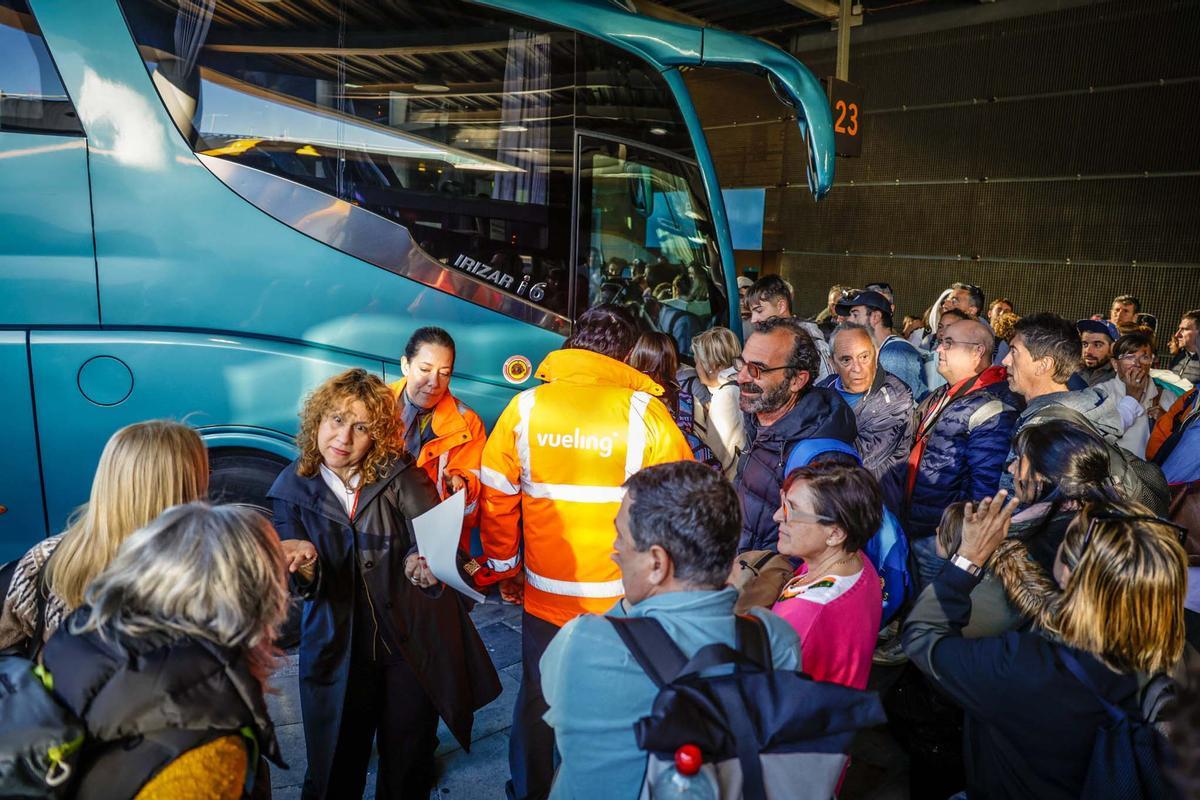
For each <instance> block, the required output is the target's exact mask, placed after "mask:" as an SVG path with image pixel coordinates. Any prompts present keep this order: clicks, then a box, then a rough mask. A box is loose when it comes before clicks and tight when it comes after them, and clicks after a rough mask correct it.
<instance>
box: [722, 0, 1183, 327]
mask: <svg viewBox="0 0 1200 800" xmlns="http://www.w3.org/2000/svg"><path fill="white" fill-rule="evenodd" d="M1197 41H1200V2H1197V1H1196V0H1145V1H1142V0H1110V2H1101V3H1096V4H1093V5H1089V6H1082V7H1078V8H1072V9H1065V10H1058V11H1051V12H1047V13H1044V14H1037V15H1032V16H1026V17H1022V18H1018V19H1009V20H1002V21H997V22H992V23H988V24H986V25H978V26H974V27H964V28H956V29H950V30H944V31H936V32H931V33H928V34H920V35H915V36H908V37H903V38H894V39H890V40H884V41H878V42H869V43H866V44H859V45H855V44H852V45H851V61H850V77H851V80H852V81H854V82H855V83H857V84H859V85H861V86H862V87H863V88H864V91H865V93H866V95H865V96H866V107H867V112H866V113H865V115H864V116H863V118H862V122H863V144H864V147H863V156H862V157H861V158H858V159H839V160H838V163H837V181H836V185H835V187H834V189H833V191H832V192H831V193H830V195H829V197H828V198H826V199H825V200H823V201H821V202H820V203H814V202H813V201H812V199H811V198H810V197H809V196H808V193H807V191H806V190H805V189H804V188H803V183H804V178H803V175H804V149H803V142H802V141H801V138H800V136H799V134H798V132H797V131H796V129H795V127H794V125H792V124H788V123H779V124H772V125H758V126H751V127H745V128H741V127H739V128H737V129H725V130H721V131H717V130H714V131H711V132H710V141H711V142H712V145H713V152H714V157H715V158H716V160H717V165H718V170H719V171H720V174H721V180H722V183H723V184H725V185H730V186H751V185H757V186H762V185H767V186H773V187H776V188H774V189H771V190H769V191H768V193H767V214H766V219H765V220H764V247H766V248H772V247H778V248H780V249H782V250H783V251H784V256H783V258H782V259H781V262H780V263H781V270H782V271H783V274H784V275H785V277H787V278H788V279H789V280H791V281H792V282H793V283H794V284H795V286H796V289H797V300H798V306H799V308H801V309H805V310H809V311H816V310H817V309H819V308H820V307H821V306H822V304H823V302H824V296H825V291H826V289H827V287H828V286H829V285H830V284H831V283H847V284H854V285H863V284H865V283H867V282H868V281H871V280H886V281H888V282H889V283H891V284H892V285H893V286H895V287H896V290H897V295H898V300H899V305H900V311H901V313H906V312H914V311H919V310H922V309H923V308H924V307H925V306H927V305H928V304H929V303H931V302H932V301H933V300H934V299H935V298H936V296H937V295H938V294H939V293H940V291H941V290H942V289H944V288H945V287H946V286H948V285H949V283H951V282H952V281H955V280H965V281H969V282H972V283H976V284H979V285H981V286H982V287H983V288H984V290H985V292H986V293H987V294H988V296H989V298H990V297H991V296H994V295H997V294H1002V295H1006V296H1008V297H1009V298H1010V299H1012V300H1013V301H1014V302H1015V303H1016V305H1017V309H1018V312H1019V313H1028V312H1032V311H1036V310H1049V311H1055V312H1058V313H1060V314H1063V315H1064V316H1067V317H1069V318H1078V317H1082V316H1086V315H1089V314H1093V313H1097V312H1100V311H1104V310H1106V309H1107V307H1108V305H1109V303H1110V301H1111V300H1112V297H1113V296H1115V295H1117V294H1122V293H1126V292H1128V293H1131V294H1134V295H1137V296H1139V297H1140V298H1141V299H1142V301H1143V308H1144V310H1146V311H1150V312H1152V313H1156V314H1158V315H1159V317H1160V333H1161V332H1162V331H1164V330H1166V331H1168V332H1169V331H1173V330H1174V326H1175V325H1176V324H1177V323H1178V321H1179V317H1180V315H1181V314H1182V313H1183V311H1185V310H1187V309H1189V308H1196V307H1200V147H1198V146H1197V145H1196V140H1197V133H1198V131H1200V125H1197V122H1200V58H1197V56H1196V53H1197V50H1196V44H1195V43H1196V42H1197ZM802 59H803V60H804V61H805V63H806V64H808V65H809V67H810V68H811V69H812V70H813V72H814V73H815V74H817V75H829V74H832V73H833V70H834V60H835V55H834V53H833V52H832V51H821V52H815V53H805V54H803V55H802ZM701 112H702V113H703V109H701Z"/></svg>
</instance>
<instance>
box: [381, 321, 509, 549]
mask: <svg viewBox="0 0 1200 800" xmlns="http://www.w3.org/2000/svg"><path fill="white" fill-rule="evenodd" d="M454 359H455V348H454V339H453V338H451V336H450V334H449V333H447V332H446V331H444V330H443V329H441V328H436V327H433V326H427V327H424V328H417V330H416V331H415V332H413V335H412V336H410V337H409V339H408V343H407V344H406V345H405V346H404V356H403V357H402V358H401V359H400V369H401V370H402V371H403V373H404V377H403V378H401V379H400V380H398V381H396V382H395V383H391V384H389V385H388V388H389V389H391V392H392V394H393V395H394V396H395V397H396V414H397V415H398V416H399V418H400V424H401V427H402V429H403V431H402V433H403V436H404V450H405V452H407V453H408V456H409V458H411V459H412V460H413V461H416V462H417V466H418V467H420V468H421V469H423V470H424V471H425V474H426V475H428V476H429V480H430V481H432V482H433V486H434V488H435V489H437V493H438V497H439V498H441V499H443V500H444V499H445V498H447V497H449V496H450V495H452V494H454V493H455V492H459V491H465V492H466V497H465V498H464V503H463V505H464V511H463V525H462V530H461V532H460V535H459V547H461V548H462V549H463V550H464V551H468V552H469V551H470V549H471V529H472V528H474V527H475V526H476V525H478V524H479V485H480V484H479V464H480V460H481V459H482V458H483V445H484V443H485V442H486V441H487V432H486V431H485V430H484V427H483V421H482V420H481V419H480V418H479V415H478V414H476V413H475V411H474V410H473V409H472V408H471V407H470V406H468V405H467V404H466V403H464V402H463V401H462V400H460V399H459V398H457V397H455V396H454V395H453V394H452V393H451V392H450V379H451V377H453V375H454ZM516 368H517V369H519V368H520V367H516Z"/></svg>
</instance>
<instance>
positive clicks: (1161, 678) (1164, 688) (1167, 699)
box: [1141, 673, 1179, 723]
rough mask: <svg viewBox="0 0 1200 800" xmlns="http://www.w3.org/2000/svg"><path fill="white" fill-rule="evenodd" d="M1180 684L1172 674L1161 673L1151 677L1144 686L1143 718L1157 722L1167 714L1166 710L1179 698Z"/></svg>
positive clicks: (1150, 721)
mask: <svg viewBox="0 0 1200 800" xmlns="http://www.w3.org/2000/svg"><path fill="white" fill-rule="evenodd" d="M1178 695H1179V684H1177V683H1176V682H1175V680H1174V678H1172V677H1171V676H1170V675H1167V674H1166V673H1161V674H1158V675H1155V676H1154V677H1153V678H1151V679H1150V680H1149V681H1148V682H1147V683H1146V685H1145V687H1143V688H1142V698H1141V699H1142V702H1141V708H1142V719H1144V720H1146V721H1147V722H1149V723H1156V722H1158V721H1159V720H1160V719H1161V718H1163V717H1164V716H1166V714H1165V713H1164V712H1166V711H1167V709H1168V708H1169V707H1170V706H1171V705H1172V704H1173V703H1174V702H1175V701H1176V700H1177V699H1178Z"/></svg>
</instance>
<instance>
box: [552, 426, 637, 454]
mask: <svg viewBox="0 0 1200 800" xmlns="http://www.w3.org/2000/svg"><path fill="white" fill-rule="evenodd" d="M619 438H620V434H616V433H614V434H613V435H612V436H597V435H596V434H594V433H593V434H591V435H590V436H584V435H583V433H582V432H581V431H580V430H579V428H576V429H575V432H574V433H539V434H538V435H537V443H538V447H562V448H566V449H568V450H591V451H593V452H596V453H599V454H600V456H601V457H602V458H608V457H609V456H611V455H612V454H613V443H614V442H616V441H618V439H619Z"/></svg>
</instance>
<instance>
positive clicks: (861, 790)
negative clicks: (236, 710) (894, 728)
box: [268, 597, 909, 800]
mask: <svg viewBox="0 0 1200 800" xmlns="http://www.w3.org/2000/svg"><path fill="white" fill-rule="evenodd" d="M488 599H489V601H492V598H491V597H489V598H488ZM471 618H472V619H473V620H474V621H475V626H476V627H477V628H478V629H479V635H480V637H482V639H483V642H484V644H485V645H486V646H487V649H488V652H489V653H491V655H492V662H493V663H494V664H495V665H496V669H497V670H498V671H499V673H500V683H501V684H502V686H503V689H504V690H503V692H501V694H500V696H499V697H498V698H496V700H495V701H494V702H492V704H491V705H489V706H487V707H486V708H484V709H482V710H481V711H480V712H479V713H478V714H476V715H475V728H474V731H473V737H474V738H473V739H472V742H471V752H470V753H466V752H464V751H463V750H462V748H461V747H459V746H458V743H457V742H456V741H455V740H454V737H453V736H451V735H450V733H449V731H447V730H446V727H445V725H444V724H443V725H440V726H439V728H438V740H439V741H440V742H441V746H440V747H439V748H438V751H437V755H438V769H439V774H440V777H439V779H438V784H437V790H436V792H435V793H434V794H432V795H431V797H433V798H436V800H443V799H445V800H451V799H452V798H469V800H503V798H504V782H505V780H507V779H508V732H509V728H510V727H511V723H512V709H513V703H514V702H515V701H516V697H517V688H518V685H519V683H520V680H521V609H520V606H510V605H504V604H499V603H496V602H494V601H493V602H488V603H485V604H483V605H479V606H476V607H475V610H474V611H473V612H472V614H471ZM296 660H297V657H296V656H295V655H294V654H292V655H289V656H288V658H287V661H286V662H285V664H284V666H283V667H281V668H280V670H279V671H278V672H277V673H276V674H275V679H274V681H273V685H274V686H275V688H277V689H278V690H279V694H275V695H272V696H271V697H270V698H268V705H269V707H270V711H271V718H272V719H273V720H274V721H275V725H276V731H277V734H278V737H279V744H280V747H281V748H282V750H283V758H284V760H285V761H286V762H287V763H288V764H289V765H290V766H291V769H287V770H281V769H276V768H275V767H274V766H272V768H271V786H272V793H273V798H274V800H297V799H298V798H299V797H300V784H301V783H302V782H303V781H304V765H305V763H306V759H305V755H304V731H303V729H302V727H301V725H300V696H299V685H298V681H297V676H296V673H297V666H296ZM894 677H895V670H891V669H886V668H885V669H880V668H876V669H874V670H872V675H871V684H872V685H871V688H872V689H875V690H877V691H882V690H884V689H885V688H886V686H887V685H888V684H890V683H891V681H892V680H893V679H894ZM853 752H854V757H853V759H852V762H851V770H850V774H849V775H848V776H847V779H846V782H845V784H844V786H843V787H842V793H841V797H842V800H908V798H909V791H908V785H907V784H908V765H907V758H906V757H905V756H904V754H903V753H902V752H901V751H900V750H899V748H898V746H897V745H896V743H895V742H894V741H893V740H892V739H891V737H890V736H889V735H887V733H886V731H884V730H874V731H867V732H865V733H864V734H863V735H862V736H861V737H860V739H859V741H858V742H857V743H856V746H855V749H854V751H853ZM374 796H375V777H374V760H373V759H372V766H371V773H370V775H369V776H368V778H367V792H366V795H365V797H368V798H374Z"/></svg>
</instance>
